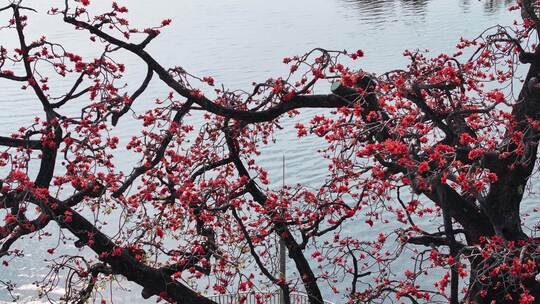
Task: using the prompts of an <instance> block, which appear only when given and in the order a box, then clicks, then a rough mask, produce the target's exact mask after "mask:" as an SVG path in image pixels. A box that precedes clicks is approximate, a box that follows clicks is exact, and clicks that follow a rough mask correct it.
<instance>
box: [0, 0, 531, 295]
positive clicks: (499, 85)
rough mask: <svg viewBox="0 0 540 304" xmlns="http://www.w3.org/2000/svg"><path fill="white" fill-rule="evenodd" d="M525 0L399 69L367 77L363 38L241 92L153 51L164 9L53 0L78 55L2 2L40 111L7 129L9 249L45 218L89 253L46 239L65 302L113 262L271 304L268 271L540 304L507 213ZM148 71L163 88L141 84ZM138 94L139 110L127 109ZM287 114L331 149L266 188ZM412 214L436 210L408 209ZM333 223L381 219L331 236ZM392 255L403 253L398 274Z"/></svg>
mask: <svg viewBox="0 0 540 304" xmlns="http://www.w3.org/2000/svg"><path fill="white" fill-rule="evenodd" d="M537 5H538V4H537V2H536V1H532V0H521V1H519V2H518V3H517V4H516V5H515V6H512V7H511V8H510V10H511V11H520V12H521V19H520V20H519V21H516V22H515V24H513V25H511V26H495V27H492V28H490V29H487V30H486V31H485V32H484V33H482V34H481V35H480V36H478V37H477V38H475V39H471V40H467V39H462V40H461V41H460V42H459V44H458V45H457V48H458V49H459V50H458V51H457V52H456V53H455V54H452V55H445V54H442V55H439V56H435V57H429V56H428V55H427V54H426V53H422V52H419V51H405V56H406V57H407V58H408V59H409V60H410V61H409V64H408V66H407V67H405V68H404V69H401V70H393V71H390V72H388V73H384V74H382V75H379V76H377V75H374V74H371V73H369V72H368V71H364V70H362V69H360V68H353V67H352V66H354V64H353V60H357V59H359V58H360V57H362V56H363V52H362V51H356V52H353V53H350V52H346V51H331V50H326V49H314V50H312V51H310V52H308V53H306V54H305V55H302V56H294V57H290V58H285V59H284V60H283V61H284V63H286V64H288V65H289V66H290V72H289V73H288V75H284V76H281V77H275V78H270V79H267V80H266V81H263V82H260V83H257V84H255V85H254V86H253V89H252V90H251V91H249V92H246V91H241V90H231V89H227V88H226V87H224V86H215V84H214V79H213V78H212V77H210V76H201V77H199V76H195V75H192V74H190V73H189V72H188V71H186V70H184V69H182V68H180V67H164V66H162V65H161V64H160V63H159V62H158V61H156V60H155V59H154V57H153V56H152V55H151V54H150V53H148V52H147V51H146V50H145V48H146V46H147V45H148V44H149V43H151V42H152V40H153V39H155V38H156V37H158V35H159V34H160V31H161V30H162V28H164V27H166V26H167V25H169V24H170V23H171V20H168V19H165V20H163V22H162V23H161V24H160V25H158V26H156V27H152V28H146V29H139V28H136V27H134V26H132V25H131V24H130V23H129V21H128V20H127V19H126V18H125V16H126V13H127V12H128V9H127V8H126V7H124V6H121V5H118V4H117V3H115V2H112V9H111V10H110V11H108V12H104V13H93V12H92V9H91V8H92V5H91V3H90V1H88V0H80V1H75V2H74V1H69V0H66V1H65V4H64V5H63V7H58V8H51V10H50V11H49V12H48V13H49V14H52V15H56V16H58V20H59V22H60V21H63V22H65V23H68V24H70V25H72V26H73V30H74V31H78V32H79V33H80V34H81V35H83V34H88V35H89V47H92V48H101V49H102V53H101V55H100V56H99V57H97V58H82V56H80V55H77V54H74V53H72V52H70V51H69V47H70V46H69V45H61V44H58V43H55V42H54V41H49V40H48V39H47V38H46V36H41V37H30V36H35V35H34V34H31V33H28V32H26V31H25V29H26V25H27V24H28V23H29V22H31V20H32V18H31V17H32V15H33V14H35V13H36V12H35V11H34V10H33V9H32V8H29V7H25V6H24V5H23V4H22V3H21V1H12V2H11V3H10V4H9V5H7V6H5V7H2V8H0V14H2V16H3V18H4V20H5V22H4V25H3V26H2V27H1V31H2V32H9V31H12V32H14V33H15V35H16V36H17V37H18V44H17V45H2V46H1V47H0V78H1V81H9V82H12V83H13V85H15V86H21V87H22V89H23V90H27V91H31V92H33V93H34V95H35V98H34V99H32V100H28V102H37V103H40V106H41V108H42V110H43V111H42V113H40V114H38V115H36V118H35V119H34V120H32V121H28V122H24V121H21V125H20V129H19V130H18V132H16V133H14V134H5V135H4V136H3V137H0V146H2V147H3V151H2V153H1V154H0V157H1V161H0V166H1V167H2V171H1V172H2V177H1V192H0V193H1V199H0V202H1V203H0V207H1V208H2V210H3V211H2V212H3V223H2V227H1V228H0V238H1V240H2V241H1V242H2V243H1V248H0V255H1V256H2V260H3V263H4V266H5V267H9V264H10V263H9V262H10V260H11V259H14V258H24V253H23V252H21V251H20V250H18V249H17V244H18V243H20V242H23V241H31V242H37V241H35V240H28V239H27V238H26V237H27V236H29V235H35V234H38V235H41V236H43V237H46V235H45V232H44V231H46V230H45V229H46V227H47V226H50V225H56V226H58V227H60V228H61V233H60V234H59V235H57V236H54V237H57V238H59V240H60V241H63V242H58V244H64V243H65V242H74V243H75V245H76V246H77V247H78V248H80V249H81V250H87V251H83V252H84V254H77V255H73V254H66V253H65V252H63V250H62V249H63V248H62V245H59V247H58V248H47V249H43V250H48V251H49V253H50V254H51V263H50V267H51V269H52V271H51V273H50V275H49V277H47V278H45V279H44V280H43V281H42V282H41V283H39V284H41V287H42V288H43V289H42V290H44V291H47V290H49V291H50V290H53V288H54V287H55V286H54V285H55V284H58V282H65V284H66V286H67V288H66V293H65V294H64V295H63V296H62V300H64V301H66V302H69V303H74V302H80V303H82V302H84V301H86V300H87V299H89V298H92V297H94V295H95V294H94V289H95V286H96V284H97V283H98V282H99V281H102V280H110V279H111V278H113V277H124V278H125V279H127V280H129V281H132V282H134V283H135V284H138V285H140V286H141V287H142V288H143V291H142V297H144V298H149V297H151V296H158V297H160V298H163V299H165V300H167V301H170V302H176V303H214V302H213V301H212V300H211V299H210V298H209V297H207V296H205V295H208V294H211V293H226V292H233V293H236V292H254V293H257V294H258V299H259V302H260V303H264V302H265V298H264V293H262V292H261V291H262V290H263V289H264V288H267V289H279V290H281V292H282V293H283V294H284V298H285V301H286V303H290V302H291V293H292V292H294V291H304V292H305V293H307V295H308V297H309V303H311V304H316V303H323V300H324V299H323V294H324V293H325V292H326V291H327V290H332V291H333V292H335V293H338V294H339V295H336V296H335V297H336V298H341V299H343V300H342V301H343V302H345V301H346V302H348V303H383V302H384V303H390V302H401V301H406V302H407V301H410V302H412V303H420V302H449V301H450V302H452V303H458V301H459V300H460V298H461V299H463V300H466V301H470V303H473V302H476V303H490V302H491V301H495V302H496V303H517V302H519V303H537V302H538V303H540V285H539V283H538V281H537V280H536V276H537V275H538V273H539V269H538V262H539V258H540V251H538V248H540V247H539V246H540V241H539V240H538V239H536V238H534V235H528V234H526V233H525V232H524V228H523V227H524V224H523V223H522V218H521V215H520V205H521V202H522V200H523V199H524V197H527V195H528V194H529V192H528V191H527V186H528V184H529V183H530V179H531V177H532V175H533V171H534V168H535V164H536V158H537V149H538V140H539V139H540V121H539V117H538V116H539V114H540V84H539V82H540V80H539V79H540V76H538V74H539V73H540V48H538V47H537V41H538V34H539V33H540V19H539V17H538V14H537V8H538V7H537ZM126 53H130V54H133V55H136V56H137V57H138V58H139V59H140V67H141V69H146V70H147V72H146V77H145V78H144V80H143V81H142V82H141V83H140V84H135V85H133V84H129V85H124V84H121V83H120V82H121V79H122V77H123V75H124V73H125V66H124V65H123V64H122V63H121V62H119V61H118V59H117V58H119V57H121V55H122V54H126ZM525 68H527V69H528V72H527V73H526V74H524V75H523V76H522V75H521V74H520V72H522V71H524V69H525ZM155 76H157V77H155ZM66 82H71V86H70V89H69V90H68V91H65V92H60V93H58V92H57V91H58V89H57V88H58V87H66V86H65V83H66ZM153 83H162V84H165V85H166V86H167V88H168V90H167V91H164V92H163V95H162V96H154V97H153V98H157V99H154V100H149V99H148V97H144V98H142V97H141V96H144V95H142V94H143V92H145V90H146V89H147V87H148V86H150V85H152V84H153ZM59 84H62V85H59ZM329 86H330V87H331V88H332V92H331V93H324V92H325V91H326V90H327V88H328V87H329ZM55 88H56V89H55ZM518 91H519V93H518ZM321 92H323V94H321ZM141 99H143V100H141ZM134 103H147V104H151V105H152V107H151V110H148V111H146V112H144V113H136V112H135V111H134V110H133V108H132V106H133V105H134ZM75 106H77V107H79V110H78V111H77V112H76V113H78V114H77V115H69V114H66V112H65V109H66V107H71V108H73V107H75ZM306 108H320V109H322V110H320V111H319V114H317V115H314V116H311V117H310V116H304V115H306V114H305V112H303V109H306ZM291 117H300V118H301V119H300V121H303V122H304V123H297V124H296V125H295V126H294V127H295V128H296V131H297V134H298V141H299V142H300V141H302V140H303V139H304V138H305V137H313V136H315V137H320V138H321V139H322V141H323V142H324V143H325V146H324V148H323V149H322V150H321V152H320V155H312V156H310V157H321V158H322V159H326V161H328V163H329V166H328V171H327V175H326V176H321V177H320V179H321V181H324V183H323V185H322V186H321V187H320V188H319V189H311V188H309V187H307V186H304V185H301V184H299V185H281V184H277V185H270V184H269V176H268V174H269V173H268V172H267V171H266V170H265V168H264V166H263V164H260V163H259V162H258V161H257V156H258V154H259V153H260V148H261V146H263V145H271V144H273V142H274V141H273V140H274V136H275V135H276V130H277V129H279V128H281V126H280V124H281V123H282V122H284V121H286V120H288V119H291ZM128 119H138V120H141V124H142V127H141V130H140V131H139V132H138V133H137V135H136V136H134V137H132V138H117V137H114V136H113V135H111V133H112V132H113V131H114V129H115V127H116V126H117V125H118V124H122V123H123V122H124V121H125V120H128ZM119 147H125V148H126V149H128V150H131V151H132V153H135V154H136V155H138V157H139V162H138V165H137V166H136V167H134V168H133V169H132V170H131V171H126V172H124V171H122V170H119V169H117V167H116V165H115V163H116V162H117V159H118V157H119V153H120V152H118V151H117V150H121V149H120V148H119ZM404 191H406V192H407V193H408V195H407V196H406V197H407V198H405V196H404V194H403V193H404ZM422 217H427V218H430V221H423V223H424V224H423V225H420V224H419V225H417V224H416V222H419V221H420V220H421V219H420V218H422ZM426 222H427V223H428V224H427V225H426V224H425V223H426ZM107 223H109V224H107ZM113 224H114V225H113ZM383 224H387V225H391V227H392V232H391V233H382V232H381V230H378V228H380V227H381V225H383ZM345 225H347V226H348V227H362V229H366V228H368V227H370V226H372V228H371V229H372V231H373V235H374V236H366V235H355V234H354V233H353V234H350V233H349V234H345V233H341V231H342V227H344V226H345ZM353 225H354V226H353ZM111 226H114V227H111ZM106 228H107V229H112V230H113V231H114V233H105V232H104V229H106ZM276 239H279V240H280V241H281V242H282V243H283V244H284V245H285V247H286V249H287V255H288V258H289V259H290V263H289V264H290V265H292V266H294V268H295V271H294V273H296V274H294V273H293V274H292V275H289V276H288V277H287V278H283V277H281V276H280V275H279V274H276V269H275V267H274V266H273V265H275V263H273V261H275V258H276V248H275V247H276V246H275V240H276ZM36 247H39V243H38V244H36ZM88 250H90V251H91V252H92V253H93V254H89V253H88ZM404 255H406V256H408V257H409V258H407V259H404V258H403V256H404ZM403 261H412V262H410V265H408V266H407V269H406V271H404V272H400V273H395V272H393V271H392V269H393V265H394V264H395V263H396V262H399V263H401V264H402V263H403ZM433 275H436V276H438V279H436V280H435V281H436V282H435V284H421V282H422V280H423V279H425V278H426V277H429V276H431V277H433ZM51 276H54V278H51ZM56 276H60V277H61V278H62V279H61V280H57V277H56ZM460 285H461V286H460ZM263 286H266V287H264V288H263ZM94 298H95V297H94ZM98 300H99V299H98ZM492 303H494V302H492Z"/></svg>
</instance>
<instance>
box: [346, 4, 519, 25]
mask: <svg viewBox="0 0 540 304" xmlns="http://www.w3.org/2000/svg"><path fill="white" fill-rule="evenodd" d="M343 1H344V2H345V3H346V4H347V5H350V7H352V8H354V9H356V10H358V11H359V12H360V14H361V15H362V17H364V18H365V19H366V20H367V21H369V22H370V23H383V22H386V21H391V20H392V19H394V18H395V17H396V14H397V15H399V18H400V19H402V18H408V17H421V16H424V15H425V14H426V13H427V12H428V7H429V5H430V4H431V3H432V2H435V3H437V2H441V1H446V2H447V4H448V3H450V4H452V2H453V4H454V5H458V6H459V7H460V8H462V10H463V12H464V13H466V12H469V11H470V10H471V8H472V6H473V5H477V3H478V2H481V4H482V6H483V9H484V12H486V13H489V14H493V13H497V12H499V11H500V10H504V9H506V8H507V7H508V6H509V5H512V4H514V3H515V0H483V1H478V0H460V1H457V0H343Z"/></svg>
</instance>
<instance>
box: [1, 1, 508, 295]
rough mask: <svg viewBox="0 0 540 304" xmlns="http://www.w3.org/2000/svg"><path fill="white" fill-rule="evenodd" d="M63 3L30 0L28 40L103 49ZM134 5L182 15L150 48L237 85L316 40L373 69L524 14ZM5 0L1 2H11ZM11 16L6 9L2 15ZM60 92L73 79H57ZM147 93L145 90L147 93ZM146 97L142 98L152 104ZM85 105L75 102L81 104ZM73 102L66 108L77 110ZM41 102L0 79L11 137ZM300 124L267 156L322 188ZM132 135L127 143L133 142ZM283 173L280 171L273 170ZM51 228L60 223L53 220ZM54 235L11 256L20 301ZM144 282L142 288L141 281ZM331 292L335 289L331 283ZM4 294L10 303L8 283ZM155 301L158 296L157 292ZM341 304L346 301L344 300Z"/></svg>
mask: <svg viewBox="0 0 540 304" xmlns="http://www.w3.org/2000/svg"><path fill="white" fill-rule="evenodd" d="M62 2H63V1H56V0H55V1H49V0H46V1H43V0H27V1H24V3H26V5H28V6H33V7H35V8H37V10H38V11H39V14H30V15H29V17H30V21H29V28H28V33H27V36H28V39H29V40H34V39H36V38H38V37H39V36H41V35H43V34H45V35H46V36H47V37H48V38H49V40H55V41H58V42H62V43H63V44H64V46H66V47H67V48H68V49H71V50H73V51H74V52H78V53H80V54H81V55H83V57H89V56H92V55H94V56H95V55H97V54H96V50H93V49H91V48H88V47H87V46H88V44H87V43H86V41H87V39H88V36H87V35H86V34H85V33H81V32H76V31H73V30H72V28H71V27H70V26H66V25H64V24H62V22H61V21H60V19H59V18H58V17H54V16H47V15H46V14H44V13H45V11H46V10H47V8H49V7H50V6H55V5H61V3H62ZM119 2H120V3H123V4H126V5H128V7H129V8H130V13H129V16H130V17H129V18H130V20H131V22H132V24H136V25H141V27H144V26H150V25H155V24H159V23H160V22H161V20H162V19H165V18H171V19H172V20H173V23H172V24H171V26H170V27H167V28H166V29H165V30H164V31H163V33H162V35H161V36H160V37H159V38H157V39H156V40H155V41H154V42H152V44H151V45H150V46H149V52H150V53H151V54H153V55H154V56H155V57H156V59H158V61H160V62H161V63H162V64H163V65H164V66H182V67H183V68H185V69H186V70H188V71H189V72H191V73H192V74H195V75H200V76H204V75H212V76H214V78H215V79H216V82H217V83H223V84H224V85H225V86H226V87H228V88H238V89H246V90H247V89H249V88H250V85H251V83H252V82H253V81H264V80H265V79H267V78H268V77H273V76H279V75H283V74H284V73H285V72H286V71H287V67H286V66H285V65H283V64H282V63H281V58H283V57H285V56H291V55H295V54H302V53H304V52H306V51H308V50H310V49H312V48H315V47H323V48H330V49H348V50H356V49H363V50H364V52H365V54H366V56H365V58H364V59H362V60H361V61H360V66H359V67H361V68H363V69H365V70H368V71H372V72H379V73H380V72H383V71H386V70H390V69H394V68H400V67H402V66H403V65H404V64H405V63H406V61H405V59H404V58H403V56H402V55H401V54H402V52H403V50H405V49H430V50H432V51H433V53H435V54H437V53H441V52H450V53H451V52H453V51H454V46H455V44H456V43H457V41H458V40H459V38H460V37H467V38H473V37H475V36H476V35H478V34H479V33H480V32H481V31H482V30H483V29H485V28H486V27H488V26H491V25H495V24H510V23H511V22H512V20H513V19H514V18H518V16H517V15H515V14H510V13H508V12H507V11H506V9H505V7H506V6H508V5H509V3H510V2H512V1H508V0H507V1H503V0H500V1H496V0H481V1H477V0H432V1H430V0H409V1H407V0H401V1H400V0H294V1H291V0H273V1H263V0H160V1H119ZM6 3H7V1H6V0H0V6H3V5H4V4H6ZM108 5H109V1H106V0H93V1H92V5H91V6H90V9H100V8H101V7H103V6H108ZM0 18H1V20H7V19H6V18H8V15H7V13H6V12H2V13H0ZM0 44H2V45H4V46H6V47H9V48H14V47H16V44H15V40H14V37H13V36H11V35H9V34H5V33H4V32H2V31H0ZM123 61H124V62H125V63H126V65H127V71H128V72H127V76H126V79H125V81H126V82H127V83H136V82H138V81H140V80H141V79H142V78H143V77H144V74H145V69H144V67H142V66H140V65H139V61H137V59H136V58H134V57H132V56H129V55H126V56H125V57H124V58H123ZM53 85H54V86H55V87H56V88H54V89H58V90H62V89H64V90H65V89H66V88H67V87H69V85H70V84H69V83H67V82H66V83H58V84H53ZM167 91H168V90H164V88H163V87H162V86H160V85H155V84H152V85H151V86H150V88H149V90H148V92H147V93H146V94H145V96H148V97H152V96H153V97H159V96H163V95H166V92H167ZM141 100H144V96H143V98H141V99H140V100H139V101H141ZM142 103H143V105H138V106H140V107H141V108H144V106H145V105H144V101H142ZM75 108H76V105H74V107H73V108H72V109H71V110H74V109H75ZM71 110H70V109H69V108H68V109H67V111H68V112H69V111H71ZM39 111H40V106H39V105H38V103H37V102H36V100H35V98H32V97H31V95H28V93H26V92H23V91H21V90H20V88H19V85H13V84H12V83H10V82H7V81H0V132H1V133H2V135H5V134H6V133H9V132H11V131H14V130H16V129H17V128H18V127H19V126H23V125H27V124H28V122H29V121H30V120H31V119H32V118H33V117H34V116H35V115H39V114H37V113H39ZM137 126H138V122H136V121H126V122H125V123H124V122H123V123H121V124H120V125H119V127H118V129H117V130H116V131H115V132H116V133H117V134H118V135H120V137H121V138H127V137H128V136H129V135H130V134H131V132H132V130H133V129H136V127H137ZM295 134H296V131H295V130H294V129H292V128H287V127H286V128H285V130H284V131H283V132H282V133H281V134H279V137H278V138H279V140H278V142H277V143H276V144H275V145H271V146H268V147H265V148H264V149H263V155H262V157H261V160H260V161H261V162H262V163H263V164H264V165H265V166H266V167H267V168H269V169H270V173H271V176H270V177H271V180H273V181H280V180H281V175H280V172H281V166H282V155H286V169H287V174H286V176H287V177H286V182H287V183H297V182H298V183H304V184H308V185H313V186H316V185H317V184H318V183H320V182H321V181H322V178H321V177H322V176H324V173H325V170H326V165H325V164H324V162H320V161H319V160H317V158H312V157H306V155H308V156H309V155H311V154H310V153H315V151H316V150H317V148H318V145H320V143H319V142H318V141H317V140H315V139H314V140H311V141H310V140H305V141H303V144H302V146H298V145H292V144H289V143H288V141H290V140H292V139H293V138H294V137H295ZM126 142H127V141H124V143H126ZM117 161H118V162H119V163H118V166H119V167H120V168H124V169H125V170H127V169H128V168H130V167H131V166H133V164H135V163H136V162H137V159H131V158H130V157H122V158H120V160H117ZM274 173H275V174H274ZM366 227H367V226H365V225H363V226H361V227H351V228H349V230H350V231H349V232H350V233H357V234H362V233H370V231H369V230H366ZM51 229H53V230H54V228H53V227H51ZM47 242H54V240H52V241H47V240H46V241H44V242H43V241H42V242H38V241H36V240H35V238H34V239H30V240H26V241H23V242H19V243H18V244H17V246H18V248H21V249H24V250H25V253H26V254H27V257H26V258H21V259H16V260H14V261H12V262H11V267H10V268H8V269H9V271H11V272H9V273H8V270H7V269H1V270H0V273H2V275H1V276H0V279H2V280H11V281H13V282H15V283H17V284H18V287H17V289H16V290H15V292H16V293H17V294H20V295H21V302H29V301H31V299H33V298H34V297H35V295H36V291H35V290H34V289H33V286H32V285H30V284H29V283H31V282H32V281H34V280H36V279H38V278H40V277H41V276H42V275H43V274H44V273H45V271H46V269H45V268H44V267H43V266H42V261H43V259H47V258H49V256H48V254H47V253H46V252H45V248H47V246H48V245H47ZM135 290H137V288H135ZM325 293H327V294H328V291H325ZM128 299H129V301H130V302H132V303H143V302H144V301H143V300H140V297H139V293H138V291H137V292H136V293H134V294H133V295H128V294H124V296H123V297H122V298H116V301H115V302H116V303H123V302H126V301H128ZM0 300H5V301H8V300H9V297H8V295H7V293H6V291H5V290H1V291H0ZM151 301H153V300H151ZM336 301H337V302H339V299H336Z"/></svg>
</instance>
